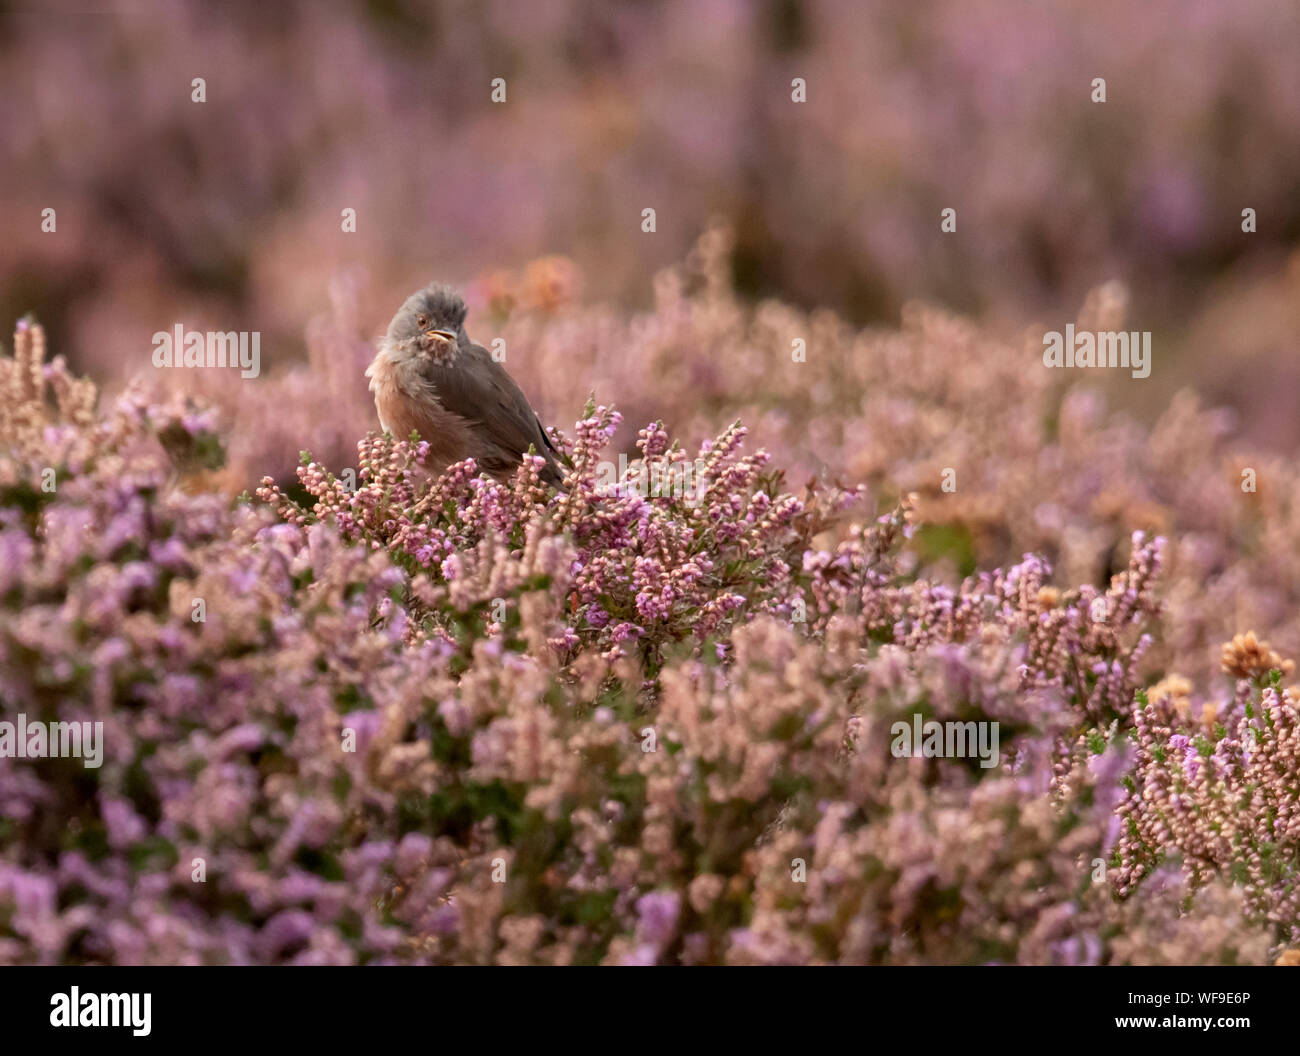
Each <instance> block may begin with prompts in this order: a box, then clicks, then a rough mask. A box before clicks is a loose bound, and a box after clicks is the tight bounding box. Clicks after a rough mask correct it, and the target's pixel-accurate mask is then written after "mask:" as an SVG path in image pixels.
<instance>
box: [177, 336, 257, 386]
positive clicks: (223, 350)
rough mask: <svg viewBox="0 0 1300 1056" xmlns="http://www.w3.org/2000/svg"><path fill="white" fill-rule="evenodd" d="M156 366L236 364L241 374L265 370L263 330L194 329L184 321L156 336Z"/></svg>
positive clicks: (255, 373)
mask: <svg viewBox="0 0 1300 1056" xmlns="http://www.w3.org/2000/svg"><path fill="white" fill-rule="evenodd" d="M153 365H154V366H155V367H160V368H161V367H189V368H197V367H232V368H234V369H237V370H238V371H239V375H240V377H243V378H255V377H257V376H258V375H259V374H260V373H261V372H262V333H261V331H260V330H252V331H249V330H224V331H222V330H208V331H203V330H190V331H188V332H186V330H185V327H184V326H183V325H182V324H181V323H177V324H176V325H175V326H174V327H173V328H172V330H171V331H170V332H169V331H166V330H159V331H158V332H157V333H156V334H154V335H153Z"/></svg>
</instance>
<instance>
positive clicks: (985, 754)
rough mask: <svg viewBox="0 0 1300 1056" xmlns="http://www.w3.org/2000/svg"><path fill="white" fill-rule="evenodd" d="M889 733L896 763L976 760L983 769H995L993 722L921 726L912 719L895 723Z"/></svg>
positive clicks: (917, 719)
mask: <svg viewBox="0 0 1300 1056" xmlns="http://www.w3.org/2000/svg"><path fill="white" fill-rule="evenodd" d="M889 732H890V733H891V734H892V735H893V738H894V740H893V742H892V743H891V744H890V746H889V750H890V752H891V754H892V755H893V756H894V758H896V759H906V758H908V757H912V758H926V759H968V758H978V759H979V761H980V766H981V767H983V768H984V769H986V770H987V769H988V768H989V767H993V766H997V765H998V724H997V723H996V722H936V721H935V720H934V719H931V720H929V721H928V722H922V721H921V716H920V715H913V716H912V722H911V724H910V725H909V724H908V723H906V722H902V721H899V722H896V723H894V724H893V725H892V726H891V727H890V728H889Z"/></svg>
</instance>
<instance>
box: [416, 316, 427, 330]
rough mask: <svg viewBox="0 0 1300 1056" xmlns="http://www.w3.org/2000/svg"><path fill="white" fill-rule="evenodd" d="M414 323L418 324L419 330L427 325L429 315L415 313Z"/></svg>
mask: <svg viewBox="0 0 1300 1056" xmlns="http://www.w3.org/2000/svg"><path fill="white" fill-rule="evenodd" d="M415 325H416V326H418V327H419V328H420V329H421V330H423V329H424V328H425V327H426V326H428V325H429V317H428V316H426V315H417V316H416V317H415Z"/></svg>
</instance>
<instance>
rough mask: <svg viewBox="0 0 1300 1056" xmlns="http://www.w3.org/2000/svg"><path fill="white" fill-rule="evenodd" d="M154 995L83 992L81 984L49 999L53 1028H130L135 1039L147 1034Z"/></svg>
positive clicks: (149, 1028)
mask: <svg viewBox="0 0 1300 1056" xmlns="http://www.w3.org/2000/svg"><path fill="white" fill-rule="evenodd" d="M152 1005H153V994H97V993H87V994H83V993H82V992H81V988H80V987H76V986H74V987H72V988H71V992H70V993H66V994H64V993H58V994H54V995H53V996H52V997H51V998H50V1026H52V1027H130V1028H131V1033H132V1034H134V1035H135V1036H136V1037H137V1038H145V1037H148V1036H149V1032H150V1030H152V1029H153V1028H152V1026H151V1024H150V1020H151V1019H152V1018H153V1017H152V1007H151V1006H152Z"/></svg>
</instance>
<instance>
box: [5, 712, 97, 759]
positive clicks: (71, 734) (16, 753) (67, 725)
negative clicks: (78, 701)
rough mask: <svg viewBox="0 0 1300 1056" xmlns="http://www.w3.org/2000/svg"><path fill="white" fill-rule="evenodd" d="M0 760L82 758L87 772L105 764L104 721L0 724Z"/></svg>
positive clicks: (20, 715)
mask: <svg viewBox="0 0 1300 1056" xmlns="http://www.w3.org/2000/svg"><path fill="white" fill-rule="evenodd" d="M0 759H80V760H81V761H82V765H83V766H85V768H86V769H87V770H98V769H99V767H100V766H101V765H102V764H103V762H104V724H103V723H102V722H40V721H39V720H38V721H35V722H28V721H27V716H26V714H25V713H23V712H19V713H18V721H17V722H9V721H8V720H5V721H3V722H0Z"/></svg>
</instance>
